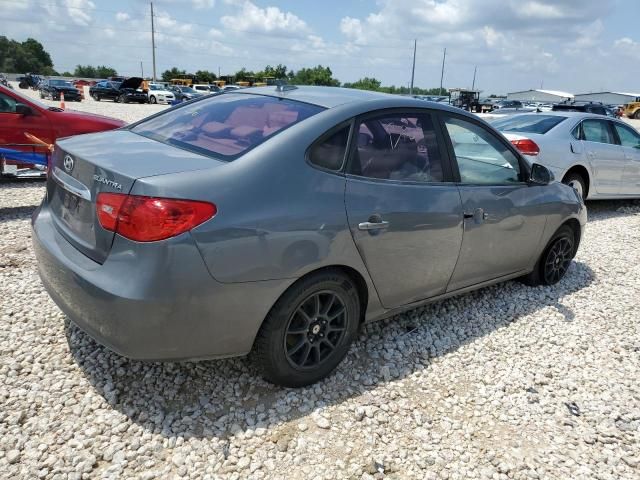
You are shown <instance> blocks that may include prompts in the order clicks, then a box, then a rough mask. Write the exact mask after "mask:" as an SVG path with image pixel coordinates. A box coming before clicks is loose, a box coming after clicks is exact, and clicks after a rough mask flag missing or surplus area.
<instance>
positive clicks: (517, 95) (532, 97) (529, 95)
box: [507, 90, 573, 103]
mask: <svg viewBox="0 0 640 480" xmlns="http://www.w3.org/2000/svg"><path fill="white" fill-rule="evenodd" d="M507 100H520V101H521V102H542V103H558V102H564V101H565V100H573V94H571V93H567V92H559V91H557V90H525V91H523V92H512V93H507Z"/></svg>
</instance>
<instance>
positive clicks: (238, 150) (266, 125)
mask: <svg viewBox="0 0 640 480" xmlns="http://www.w3.org/2000/svg"><path fill="white" fill-rule="evenodd" d="M203 98H204V100H199V101H196V102H195V103H191V104H186V105H185V106H184V107H178V108H174V109H170V110H167V111H166V113H162V114H160V115H158V116H156V117H152V118H150V119H149V120H144V121H142V122H141V123H139V124H137V125H136V126H134V127H133V128H132V129H131V130H132V131H133V132H135V133H137V134H140V135H143V136H145V137H148V138H151V139H153V140H157V141H159V142H163V143H167V144H169V145H174V146H176V147H180V148H184V149H187V150H190V151H194V152H196V153H201V154H204V155H215V156H216V157H218V158H219V157H222V158H223V159H226V160H233V159H234V158H237V157H238V156H240V155H242V154H243V153H245V152H246V151H248V150H250V149H252V148H254V147H255V146H257V145H259V144H261V143H262V142H264V141H265V140H266V139H268V138H270V137H272V136H274V135H276V134H277V133H279V132H280V131H282V130H285V129H286V128H288V127H290V126H291V125H294V124H296V123H298V122H301V121H302V120H304V119H306V118H309V117H311V116H312V115H315V114H316V113H318V112H320V111H322V110H323V108H322V107H319V106H317V105H309V104H307V103H301V102H296V101H291V100H286V99H281V98H274V97H267V96H262V95H244V94H237V93H236V94H225V95H216V96H211V97H203Z"/></svg>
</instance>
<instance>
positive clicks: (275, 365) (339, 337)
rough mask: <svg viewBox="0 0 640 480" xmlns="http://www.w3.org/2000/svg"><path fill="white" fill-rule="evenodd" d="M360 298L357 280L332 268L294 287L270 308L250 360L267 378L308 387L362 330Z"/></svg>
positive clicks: (333, 365)
mask: <svg viewBox="0 0 640 480" xmlns="http://www.w3.org/2000/svg"><path fill="white" fill-rule="evenodd" d="M360 308H361V305H360V299H359V296H358V290H357V288H356V286H355V284H354V283H353V281H352V280H351V279H350V278H349V277H348V276H346V275H344V274H343V273H341V272H339V271H336V270H328V271H323V272H318V273H316V274H312V275H310V276H309V277H307V278H305V279H304V280H302V281H299V282H297V283H295V284H294V285H293V286H291V287H290V288H289V289H288V290H287V291H286V292H285V293H284V294H283V295H282V296H281V297H280V299H278V301H277V302H276V304H275V305H274V306H273V307H272V308H271V311H270V312H269V314H268V315H267V318H266V319H265V321H264V323H263V324H262V326H261V327H260V331H259V332H258V335H257V336H256V340H255V343H254V345H253V350H252V352H251V359H252V361H253V363H254V364H255V365H256V367H257V368H258V369H260V371H261V373H262V375H263V377H264V378H265V380H267V381H269V382H272V383H275V384H277V385H281V386H283V387H304V386H306V385H310V384H312V383H315V382H317V381H319V380H321V379H323V378H325V377H326V376H328V375H329V374H330V373H331V372H332V371H333V370H334V369H335V368H336V367H337V366H338V364H339V363H340V362H341V361H342V359H343V358H344V357H345V355H346V354H347V352H348V351H349V346H350V345H351V343H352V342H353V340H354V338H355V337H356V335H357V331H358V326H359V321H360Z"/></svg>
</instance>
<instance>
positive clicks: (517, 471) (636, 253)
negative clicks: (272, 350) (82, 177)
mask: <svg viewBox="0 0 640 480" xmlns="http://www.w3.org/2000/svg"><path fill="white" fill-rule="evenodd" d="M93 104H95V102H93V100H88V101H87V102H83V103H82V104H80V105H79V106H80V107H82V108H84V107H85V106H87V107H88V106H91V105H93ZM99 105H100V109H101V110H97V111H99V112H100V113H103V112H104V109H105V108H109V109H111V108H113V109H116V108H117V109H127V110H126V111H127V112H134V111H135V112H143V113H145V114H146V113H150V111H151V109H152V108H162V107H153V106H151V105H141V106H138V105H118V104H111V103H107V102H104V103H100V104H99ZM106 105H108V107H105V106H106ZM74 107H76V105H75V104H74ZM110 111H111V110H110ZM114 111H115V110H114ZM122 112H125V110H121V113H122ZM112 114H113V113H112ZM114 115H115V114H114ZM131 120H134V118H133V117H131ZM43 193H44V187H43V183H40V182H28V183H23V182H3V183H2V184H0V285H1V293H0V302H1V308H0V478H7V479H8V478H20V479H22V478H24V479H35V478H40V479H57V480H58V479H60V480H62V479H81V478H82V479H93V478H113V479H152V478H158V479H173V478H190V479H191V478H192V479H201V478H202V479H207V478H209V479H214V478H231V479H240V478H256V479H259V478H282V479H293V480H295V479H306V478H309V479H316V478H318V479H342V478H349V479H360V478H363V479H372V478H390V479H407V478H408V479H414V478H415V479H440V478H443V479H444V478H448V479H451V480H454V479H460V480H463V479H464V480H466V479H496V480H501V479H545V480H546V479H567V480H575V479H598V480H609V479H610V480H619V479H635V480H637V479H638V478H640V373H639V372H640V323H639V321H638V319H639V317H640V249H638V245H640V202H638V201H635V202H633V201H629V202H591V203H590V204H589V205H588V208H589V217H590V221H589V224H588V227H587V232H586V236H585V238H584V240H583V243H582V245H581V247H580V251H579V253H578V256H577V258H576V261H575V263H574V264H573V265H572V267H571V268H570V270H569V272H568V274H567V277H566V278H565V279H564V280H563V281H562V282H561V283H560V284H558V285H556V286H555V287H550V288H542V287H540V288H528V287H525V286H523V285H521V284H519V283H516V282H509V283H506V284H503V285H498V286H494V287H490V288H486V289H483V290H481V291H479V292H475V293H472V294H468V295H465V296H463V297H460V298H455V299H450V300H448V301H444V302H438V303H436V304H434V305H431V306H428V307H425V308H422V309H419V310H415V311H412V312H409V313H408V314H406V315H402V316H399V317H397V318H395V319H394V320H392V321H386V322H381V323H377V324H372V325H369V326H367V327H366V328H365V330H364V332H363V333H362V335H361V336H360V338H359V340H358V341H357V342H356V344H355V345H354V346H353V348H352V349H351V352H350V353H349V355H348V357H347V359H346V361H345V362H344V363H343V364H342V365H341V366H340V367H339V369H338V371H337V373H336V374H335V375H333V376H332V377H331V378H329V379H327V380H325V381H323V382H321V383H319V384H318V385H316V386H313V387H309V388H305V389H300V390H284V389H279V388H277V387H274V386H272V385H269V384H267V383H265V382H264V381H262V380H261V379H260V378H258V377H256V374H255V372H254V370H253V369H252V367H251V365H250V364H249V363H248V362H246V361H245V360H244V359H235V360H226V361H217V362H201V363H184V364H175V363H173V364H171V363H170V364H160V363H142V362H137V361H130V360H127V359H124V358H122V357H119V356H118V355H116V354H114V353H111V352H110V351H109V350H107V349H105V348H103V347H101V346H98V345H97V344H96V343H95V342H93V340H91V339H90V337H88V336H87V335H85V334H84V333H82V332H81V331H79V330H78V329H77V328H76V327H75V326H74V325H73V324H70V323H69V322H68V320H66V318H65V316H64V315H63V314H62V313H61V312H60V311H59V310H58V308H57V307H56V306H55V304H54V303H53V302H52V301H51V300H50V298H49V297H48V295H47V293H46V292H45V291H44V289H43V287H42V285H41V283H40V280H39V278H38V275H37V267H36V262H35V258H34V255H33V251H32V248H31V239H30V227H29V219H30V215H31V212H32V211H33V209H34V208H35V206H36V205H37V204H38V203H39V201H40V199H41V198H42V195H43Z"/></svg>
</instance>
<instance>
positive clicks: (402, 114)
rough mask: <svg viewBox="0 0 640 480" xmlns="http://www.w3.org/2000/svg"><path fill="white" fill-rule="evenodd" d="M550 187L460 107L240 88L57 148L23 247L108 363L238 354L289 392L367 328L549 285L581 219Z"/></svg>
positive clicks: (561, 191)
mask: <svg viewBox="0 0 640 480" xmlns="http://www.w3.org/2000/svg"><path fill="white" fill-rule="evenodd" d="M551 180H552V175H551V174H550V172H549V171H548V170H547V169H546V168H545V167H543V166H541V165H533V166H529V164H528V163H527V162H526V161H525V160H524V158H523V157H522V156H521V155H520V154H519V153H518V151H517V150H516V149H515V148H514V147H513V145H511V144H510V143H509V142H508V141H506V140H505V138H504V137H503V136H502V135H500V134H499V133H498V132H497V131H495V130H494V129H493V128H492V127H490V126H489V125H488V124H486V123H485V122H483V121H482V120H479V119H478V118H477V117H475V116H472V115H471V114H467V113H466V112H463V111H461V110H459V109H455V108H451V107H448V106H444V105H442V104H436V103H429V102H424V101H421V100H416V99H412V98H406V97H399V96H391V95H384V94H378V93H372V92H363V91H359V90H348V89H340V88H324V87H298V88H296V87H291V86H279V87H277V88H274V87H261V88H252V89H243V90H239V91H236V92H233V93H224V94H222V95H216V96H208V97H203V98H202V99H200V100H195V101H192V102H189V103H185V104H183V105H181V106H178V107H176V108H173V109H170V110H167V111H164V112H162V113H160V114H158V115H155V116H153V117H150V118H147V119H145V120H143V121H141V122H139V123H137V124H134V125H131V126H129V127H126V128H123V129H121V130H116V131H112V132H106V133H100V134H93V135H82V136H79V137H75V138H68V139H64V140H61V141H59V142H58V144H57V146H56V149H55V153H54V157H53V160H52V165H51V173H50V177H49V180H48V183H47V195H46V198H45V199H44V201H43V203H42V205H41V206H40V207H39V208H38V210H37V211H36V212H35V214H34V216H33V242H34V245H35V251H36V255H37V257H38V264H39V270H40V276H41V278H42V281H43V283H44V285H45V287H46V289H47V290H48V292H49V293H50V295H51V296H52V298H53V299H54V300H55V302H56V303H57V304H58V305H59V306H60V308H61V309H62V310H63V311H64V312H65V313H66V314H67V315H68V317H69V318H70V319H71V320H73V321H74V322H75V323H76V324H77V325H78V326H80V328H82V329H83V330H85V331H86V332H88V333H89V334H90V335H91V336H93V337H94V338H95V339H96V340H97V341H98V342H100V343H102V344H104V345H106V346H107V347H109V348H111V349H112V350H114V351H116V352H119V353H120V354H122V355H125V356H128V357H132V358H136V359H146V360H185V359H203V358H219V357H229V356H236V355H245V354H249V353H250V354H251V356H252V357H253V358H254V360H255V362H256V365H257V366H258V368H259V369H260V370H261V371H262V372H263V374H264V376H265V378H266V379H268V380H270V381H272V382H275V383H278V384H281V385H286V386H302V385H307V384H310V383H313V382H315V381H317V380H319V379H321V378H323V377H325V376H326V375H328V374H329V373H330V372H331V371H332V370H333V369H334V368H335V367H336V366H337V365H338V364H339V363H340V361H341V360H342V358H343V357H344V356H345V355H346V353H347V351H348V349H349V345H350V344H351V342H352V341H353V339H354V338H355V337H356V335H357V331H358V329H359V327H360V326H361V325H362V323H364V322H369V321H373V320H378V319H381V318H385V317H389V316H392V315H394V314H396V313H399V312H401V311H404V310H407V309H411V308H414V307H416V306H419V305H421V304H424V303H425V302H431V301H435V300H439V299H443V298H446V297H450V296H452V295H457V294H460V293H464V292H467V291H470V290H473V289H477V288H480V287H484V286H486V285H490V284H493V283H497V282H502V281H505V280H509V279H514V278H520V279H522V280H524V281H525V282H526V283H528V284H531V285H552V284H554V283H556V282H558V281H559V280H560V279H561V278H562V277H563V275H564V274H565V273H566V271H567V269H568V267H569V265H570V263H571V260H572V258H573V257H574V255H575V253H576V250H577V248H578V244H579V242H580V238H581V236H582V232H583V228H584V224H585V222H586V209H585V207H584V204H583V203H582V200H581V199H580V198H579V197H578V195H576V193H575V191H574V189H572V188H570V187H568V186H566V185H563V184H561V183H558V182H551Z"/></svg>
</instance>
